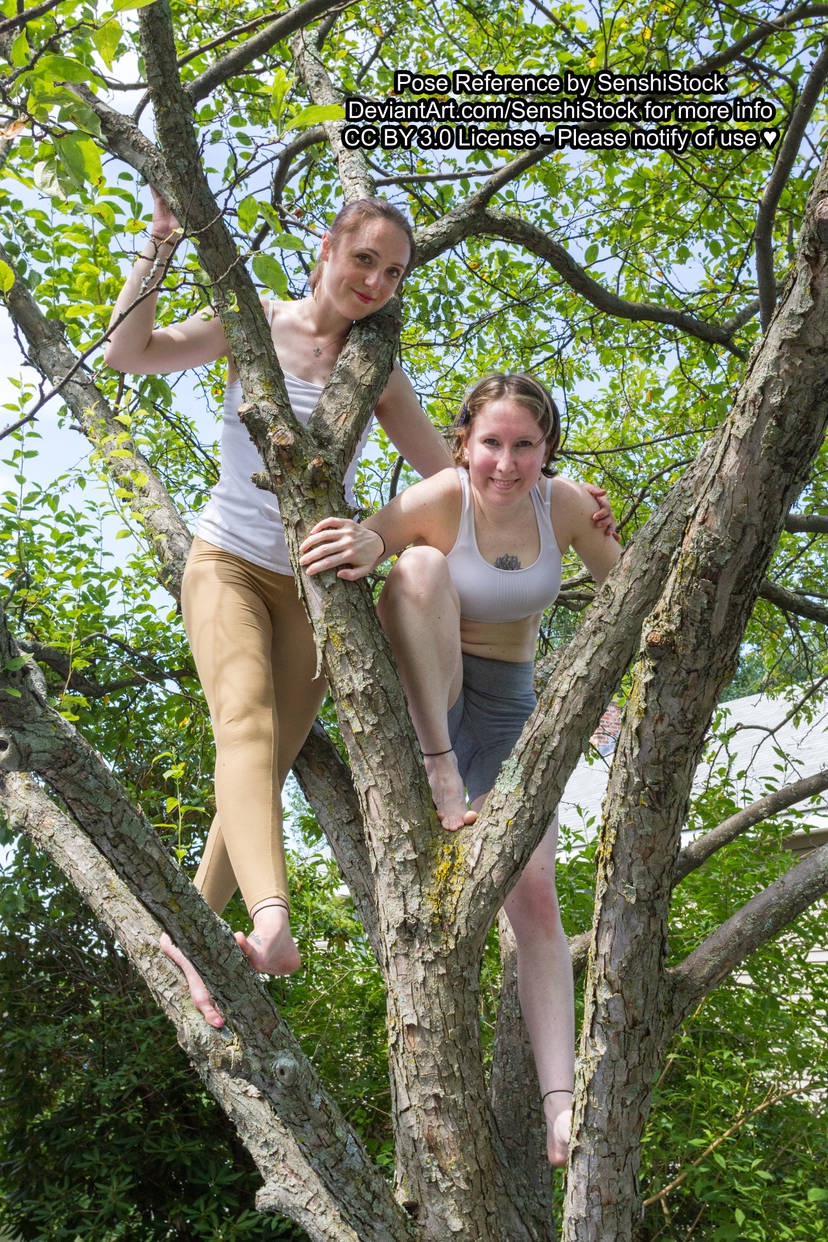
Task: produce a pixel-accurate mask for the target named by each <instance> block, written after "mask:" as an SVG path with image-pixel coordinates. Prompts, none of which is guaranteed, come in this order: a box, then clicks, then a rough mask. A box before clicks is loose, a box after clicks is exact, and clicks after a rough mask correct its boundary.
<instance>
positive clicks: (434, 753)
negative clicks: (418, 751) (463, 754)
mask: <svg viewBox="0 0 828 1242" xmlns="http://www.w3.org/2000/svg"><path fill="white" fill-rule="evenodd" d="M453 750H454V747H453V746H449V748H448V750H431V751H425V750H424V751H423V758H424V759H437V758H438V757H439V756H440V755H450V754H451V752H452V751H453Z"/></svg>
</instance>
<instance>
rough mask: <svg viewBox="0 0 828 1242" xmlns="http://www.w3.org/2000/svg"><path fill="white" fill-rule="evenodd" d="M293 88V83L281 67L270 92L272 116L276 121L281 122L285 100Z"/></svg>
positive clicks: (275, 74) (274, 77)
mask: <svg viewBox="0 0 828 1242" xmlns="http://www.w3.org/2000/svg"><path fill="white" fill-rule="evenodd" d="M291 86H292V81H291V79H290V78H289V77H288V75H287V73H286V72H285V70H284V69H283V68H282V67H281V66H280V67H279V68H278V69H277V70H276V72H275V73H274V75H273V87H272V88H271V92H270V115H271V117H272V118H273V120H274V121H277V122H279V121H281V119H282V117H283V116H284V112H285V99H286V98H287V94H288V91H289V90H290V88H291Z"/></svg>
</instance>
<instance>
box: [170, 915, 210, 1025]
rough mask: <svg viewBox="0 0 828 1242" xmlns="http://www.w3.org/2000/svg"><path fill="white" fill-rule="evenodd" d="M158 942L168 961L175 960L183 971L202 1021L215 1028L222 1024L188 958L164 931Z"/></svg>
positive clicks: (202, 981)
mask: <svg viewBox="0 0 828 1242" xmlns="http://www.w3.org/2000/svg"><path fill="white" fill-rule="evenodd" d="M158 944H159V947H160V949H161V952H162V953H165V954H166V955H167V957H168V958H169V959H170V961H171V962H175V964H176V966H178V968H179V969H180V970H181V971H183V972H184V978H185V979H186V980H187V986H188V987H189V989H190V996H191V997H192V1001H193V1004H194V1005H195V1007H196V1009H197V1010H198V1012H199V1013H200V1014H201V1015H202V1017H203V1018H204V1021H205V1022H207V1023H208V1024H209V1025H210V1026H214V1027H216V1028H218V1027H220V1026H224V1018H223V1017H222V1016H221V1014H220V1013H219V1011H218V1009H217V1008H216V1006H215V1005H214V1004H213V999H212V997H211V996H210V993H209V992H208V991H207V989H206V987H205V986H204V980H203V979H202V978H201V975H200V974H199V973H198V971H197V970H196V968H195V966H193V964H192V962H191V961H190V959H189V958H187V957H185V956H184V954H183V953H182V952H181V950H180V949H179V948H178V946H177V945H174V944H173V942H172V940H170V938H169V936H168V935H167V933H166V932H164V933H163V934H162V936H161V939H160V940H159V942H158Z"/></svg>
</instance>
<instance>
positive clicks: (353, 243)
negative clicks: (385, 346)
mask: <svg viewBox="0 0 828 1242" xmlns="http://www.w3.org/2000/svg"><path fill="white" fill-rule="evenodd" d="M410 258H411V245H410V242H409V240H408V238H407V237H406V235H405V233H404V232H403V231H402V229H400V228H398V227H397V225H396V224H393V223H391V222H390V221H388V220H382V219H369V220H365V221H362V222H360V224H359V226H358V227H354V228H352V229H348V231H347V232H342V233H340V234H339V236H337V237H336V238H335V239H334V240H333V241H332V240H331V239H330V237H329V235H327V234H326V235H325V237H324V238H323V239H322V264H321V272H320V277H319V281H318V283H317V285H316V287H315V289H314V296H315V297H316V298H317V300H322V299H326V300H329V301H330V302H331V303H332V304H333V307H334V308H335V309H336V310H338V311H339V313H340V314H342V315H343V316H344V318H346V319H351V320H353V319H363V318H364V317H365V316H366V315H370V314H371V313H372V312H373V311H377V310H379V309H380V308H381V307H383V306H384V305H385V304H386V302H387V301H388V300H389V299H390V298H391V297H393V295H394V294H395V293H396V291H397V288H398V287H399V284H400V281H401V280H402V278H403V276H404V274H405V271H406V267H407V265H408V261H409V259H410Z"/></svg>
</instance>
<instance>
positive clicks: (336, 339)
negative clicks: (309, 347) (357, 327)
mask: <svg viewBox="0 0 828 1242" xmlns="http://www.w3.org/2000/svg"><path fill="white" fill-rule="evenodd" d="M349 331H350V329H348V330H347V331H345V332H340V333H338V334H337V335H336V336H332V337H331V338H330V340H328V341H326V342H325V344H324V345H314V347H313V356H314V358H319V357H320V356H321V354H322V351H323V350H325V349H328V347H329V346H331V345H333V344H335V343H336V344H338V346H339V349H341V348H342V346H343V345H344V344H345V337H346V336H347V335H348V332H349ZM337 352H339V350H337Z"/></svg>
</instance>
